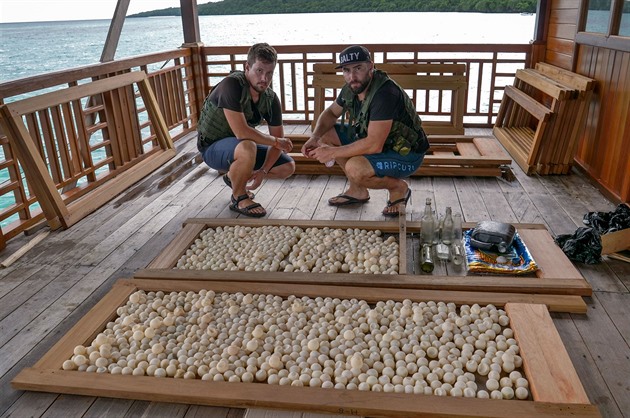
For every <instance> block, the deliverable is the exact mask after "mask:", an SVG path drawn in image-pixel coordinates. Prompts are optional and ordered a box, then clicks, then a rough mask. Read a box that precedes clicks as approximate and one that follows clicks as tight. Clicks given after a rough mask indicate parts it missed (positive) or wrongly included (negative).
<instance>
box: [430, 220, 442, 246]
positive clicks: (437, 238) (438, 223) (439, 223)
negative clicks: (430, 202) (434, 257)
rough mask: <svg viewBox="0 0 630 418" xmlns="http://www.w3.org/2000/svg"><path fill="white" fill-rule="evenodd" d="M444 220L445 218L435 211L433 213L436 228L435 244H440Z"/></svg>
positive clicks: (434, 232)
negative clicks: (438, 215)
mask: <svg viewBox="0 0 630 418" xmlns="http://www.w3.org/2000/svg"><path fill="white" fill-rule="evenodd" d="M443 221H444V218H442V217H440V218H438V217H437V215H436V214H435V213H434V214H433V225H434V228H435V229H434V230H433V245H438V244H439V243H440V235H441V231H442V223H443Z"/></svg>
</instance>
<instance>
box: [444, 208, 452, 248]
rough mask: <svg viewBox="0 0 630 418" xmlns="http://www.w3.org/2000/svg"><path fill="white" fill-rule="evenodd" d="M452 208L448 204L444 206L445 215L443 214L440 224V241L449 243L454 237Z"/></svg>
mask: <svg viewBox="0 0 630 418" xmlns="http://www.w3.org/2000/svg"><path fill="white" fill-rule="evenodd" d="M453 226H454V222H453V210H452V209H451V207H450V206H448V207H447V208H446V215H445V216H444V225H443V226H442V243H444V244H446V245H450V244H451V243H452V242H453V239H454V230H453Z"/></svg>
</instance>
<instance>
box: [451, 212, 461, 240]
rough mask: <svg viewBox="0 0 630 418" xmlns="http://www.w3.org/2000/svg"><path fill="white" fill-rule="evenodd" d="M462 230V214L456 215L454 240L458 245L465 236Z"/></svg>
mask: <svg viewBox="0 0 630 418" xmlns="http://www.w3.org/2000/svg"><path fill="white" fill-rule="evenodd" d="M462 228H463V227H462V214H461V213H456V214H455V215H453V238H454V239H455V242H456V243H458V242H460V241H461V240H462V237H463V234H464V233H463V229H462Z"/></svg>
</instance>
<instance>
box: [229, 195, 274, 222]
mask: <svg viewBox="0 0 630 418" xmlns="http://www.w3.org/2000/svg"><path fill="white" fill-rule="evenodd" d="M247 199H250V197H249V196H248V195H247V194H242V195H240V196H239V197H236V198H235V197H234V196H232V204H231V205H230V210H231V211H234V212H238V213H240V214H241V215H245V216H251V217H252V218H262V217H263V216H265V215H266V214H267V211H265V210H264V209H263V212H252V209H256V208H262V205H261V204H260V203H252V204H251V205H249V206H246V207H244V208H239V207H238V204H239V203H241V202H242V201H243V200H247Z"/></svg>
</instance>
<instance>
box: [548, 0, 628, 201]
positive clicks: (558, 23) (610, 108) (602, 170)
mask: <svg viewBox="0 0 630 418" xmlns="http://www.w3.org/2000/svg"><path fill="white" fill-rule="evenodd" d="M580 8H581V2H580V0H551V1H550V3H549V10H548V12H549V14H548V16H549V19H548V25H547V28H546V34H547V42H546V49H545V53H544V57H545V62H548V63H549V64H552V65H555V66H558V67H561V68H564V69H567V70H571V71H574V72H576V73H578V74H582V75H585V76H587V77H591V78H593V79H595V80H597V82H598V83H597V87H596V89H595V94H594V97H593V102H592V103H591V106H590V109H589V113H588V119H587V121H586V127H585V130H584V133H583V134H582V138H581V140H580V144H579V146H578V150H577V154H576V157H575V161H576V162H577V164H578V165H579V166H580V167H582V168H583V169H584V170H585V171H586V173H587V174H588V175H589V176H590V177H591V178H592V179H593V180H594V181H595V182H597V184H598V185H599V186H600V188H601V189H602V191H604V192H605V193H606V194H607V195H608V196H610V197H611V198H613V199H615V200H618V201H620V202H629V201H630V157H628V155H629V154H630V117H629V114H630V52H627V51H619V50H613V49H608V48H604V47H600V46H591V45H584V44H577V43H576V42H575V36H576V34H577V30H578V27H579V19H580ZM576 122H577V121H576Z"/></svg>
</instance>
